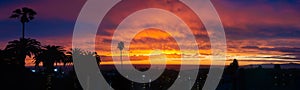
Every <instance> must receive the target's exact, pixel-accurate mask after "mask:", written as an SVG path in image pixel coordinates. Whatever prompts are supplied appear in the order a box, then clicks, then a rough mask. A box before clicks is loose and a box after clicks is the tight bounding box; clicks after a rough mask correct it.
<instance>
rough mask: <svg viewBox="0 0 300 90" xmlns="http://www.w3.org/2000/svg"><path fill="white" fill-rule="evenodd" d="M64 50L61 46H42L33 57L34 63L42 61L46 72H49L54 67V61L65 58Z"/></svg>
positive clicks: (37, 63)
mask: <svg viewBox="0 0 300 90" xmlns="http://www.w3.org/2000/svg"><path fill="white" fill-rule="evenodd" d="M65 51H66V50H64V49H63V47H61V46H54V45H53V46H51V45H47V46H44V49H42V50H41V52H40V53H39V54H38V55H36V57H35V65H36V66H38V65H39V63H40V62H42V63H43V66H44V67H45V68H46V72H49V73H51V72H53V69H54V63H60V62H62V61H63V60H64V59H65V58H66V56H65V54H64V52H65Z"/></svg>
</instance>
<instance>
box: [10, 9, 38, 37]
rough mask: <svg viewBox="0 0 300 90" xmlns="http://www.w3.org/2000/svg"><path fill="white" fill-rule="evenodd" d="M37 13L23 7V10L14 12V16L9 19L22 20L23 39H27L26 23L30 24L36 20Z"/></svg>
mask: <svg viewBox="0 0 300 90" xmlns="http://www.w3.org/2000/svg"><path fill="white" fill-rule="evenodd" d="M36 14H37V13H36V12H35V11H34V10H33V9H30V8H27V7H23V8H22V9H16V10H14V11H13V12H12V15H11V16H10V17H9V18H14V19H20V22H21V23H22V38H25V23H28V22H29V21H30V20H33V19H34V16H35V15H36Z"/></svg>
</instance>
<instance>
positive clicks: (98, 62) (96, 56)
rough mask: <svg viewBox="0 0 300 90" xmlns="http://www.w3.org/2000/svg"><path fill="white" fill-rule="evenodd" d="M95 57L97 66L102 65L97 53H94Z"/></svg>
mask: <svg viewBox="0 0 300 90" xmlns="http://www.w3.org/2000/svg"><path fill="white" fill-rule="evenodd" d="M94 57H95V58H96V61H97V64H98V65H100V62H101V58H100V55H98V53H97V52H94Z"/></svg>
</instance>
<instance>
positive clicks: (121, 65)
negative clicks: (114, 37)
mask: <svg viewBox="0 0 300 90" xmlns="http://www.w3.org/2000/svg"><path fill="white" fill-rule="evenodd" d="M120 53H121V56H120V60H121V67H122V68H123V61H122V50H121V51H120Z"/></svg>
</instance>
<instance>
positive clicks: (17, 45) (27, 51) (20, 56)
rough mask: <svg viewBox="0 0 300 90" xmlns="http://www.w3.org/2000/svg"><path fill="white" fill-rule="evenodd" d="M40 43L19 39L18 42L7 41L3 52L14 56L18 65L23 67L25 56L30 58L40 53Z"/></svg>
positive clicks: (33, 40)
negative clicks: (5, 51)
mask: <svg viewBox="0 0 300 90" xmlns="http://www.w3.org/2000/svg"><path fill="white" fill-rule="evenodd" d="M40 46H41V43H40V42H39V41H37V40H35V39H30V38H20V40H13V41H9V42H8V45H7V46H6V48H5V50H7V51H8V52H11V53H13V54H14V56H16V58H17V60H18V63H19V64H20V65H23V66H24V65H25V58H26V56H29V57H31V56H32V55H36V54H37V53H38V52H39V51H40V49H41V48H40Z"/></svg>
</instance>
